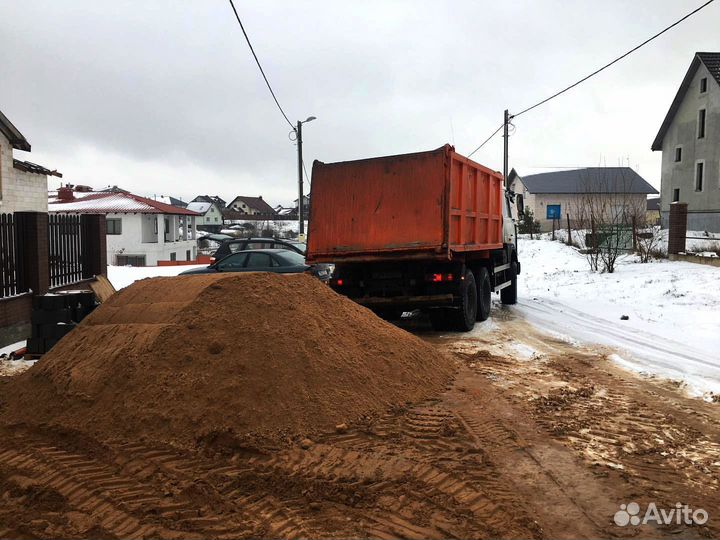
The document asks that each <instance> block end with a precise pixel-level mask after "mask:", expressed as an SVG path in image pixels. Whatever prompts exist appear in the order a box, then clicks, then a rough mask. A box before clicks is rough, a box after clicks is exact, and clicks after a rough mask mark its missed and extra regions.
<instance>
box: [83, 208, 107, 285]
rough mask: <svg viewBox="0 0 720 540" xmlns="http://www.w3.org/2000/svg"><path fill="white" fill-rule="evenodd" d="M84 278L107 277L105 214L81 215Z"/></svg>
mask: <svg viewBox="0 0 720 540" xmlns="http://www.w3.org/2000/svg"><path fill="white" fill-rule="evenodd" d="M80 230H81V231H82V246H83V253H82V258H83V278H91V277H93V276H100V275H103V276H107V236H106V235H107V221H106V219H105V215H104V214H81V215H80Z"/></svg>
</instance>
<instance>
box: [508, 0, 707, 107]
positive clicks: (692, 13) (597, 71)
mask: <svg viewBox="0 0 720 540" xmlns="http://www.w3.org/2000/svg"><path fill="white" fill-rule="evenodd" d="M714 1H715V0H708V1H707V2H705V3H704V4H703V5H702V6H700V7H699V8H697V9H694V10H693V11H691V12H690V13H688V14H687V15H685V16H684V17H682V18H681V19H678V20H677V21H675V22H674V23H672V24H671V25H670V26H668V27H666V28H664V29H663V30H661V31H660V32H658V33H657V34H655V35H654V36H652V37H650V38H648V39H646V40H645V41H643V42H642V43H641V44H640V45H637V46H636V47H633V48H632V49H630V50H629V51H627V52H626V53H625V54H622V55H620V56H618V57H617V58H616V59H615V60H613V61H612V62H609V63H607V64H605V65H604V66H603V67H601V68H600V69H597V70H595V71H593V72H592V73H591V74H590V75H587V76H585V77H583V78H582V79H580V80H579V81H577V82H575V83H573V84H571V85H570V86H568V87H567V88H563V89H562V90H560V91H559V92H556V93H555V94H553V95H552V96H550V97H547V98H545V99H543V100H542V101H539V102H537V103H536V104H535V105H532V106H530V107H528V108H527V109H523V110H522V111H520V112H519V113H517V114H513V115H512V116H511V117H516V116H520V115H521V114H525V113H526V112H528V111H531V110H533V109H534V108H535V107H539V106H540V105H542V104H544V103H547V102H548V101H550V100H551V99H554V98H556V97H558V96H559V95H561V94H564V93H565V92H567V91H568V90H570V89H572V88H575V87H576V86H577V85H579V84H581V83H583V82H585V81H587V80H588V79H589V78H591V77H594V76H595V75H597V74H598V73H600V72H601V71H604V70H606V69H607V68H609V67H610V66H612V65H613V64H615V63H617V62H619V61H620V60H622V59H623V58H625V57H626V56H629V55H631V54H632V53H634V52H635V51H637V50H638V49H639V48H641V47H643V46H645V45H647V44H648V43H650V42H651V41H652V40H654V39H656V38H658V37H660V36H661V35H663V34H664V33H665V32H667V31H668V30H670V29H672V28H674V27H676V26H677V25H678V24H680V23H681V22H683V21H684V20H685V19H688V18H690V17H692V16H693V15H695V14H696V13H697V12H698V11H700V10H701V9H703V8H705V7H707V6H709V5H710V4H712V3H713V2H714Z"/></svg>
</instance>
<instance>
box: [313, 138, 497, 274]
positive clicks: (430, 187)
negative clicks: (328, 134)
mask: <svg viewBox="0 0 720 540" xmlns="http://www.w3.org/2000/svg"><path fill="white" fill-rule="evenodd" d="M502 203H503V178H502V175H501V174H500V173H497V172H495V171H492V170H490V169H488V168H487V167H483V166H482V165H480V164H478V163H475V162H474V161H471V160H470V159H468V158H466V157H464V156H461V155H460V154H458V153H457V152H455V149H454V148H453V147H452V146H450V145H449V144H446V145H445V146H442V147H440V148H438V149H437V150H432V151H428V152H418V153H415V154H403V155H398V156H387V157H378V158H370V159H362V160H358V161H345V162H340V163H322V162H320V161H315V162H314V163H313V170H312V203H311V211H310V224H309V229H308V255H307V259H308V262H340V261H362V260H378V259H406V258H425V257H433V258H439V259H451V258H452V257H453V255H454V254H458V253H462V252H465V253H467V252H486V251H488V250H492V249H498V248H501V247H502V245H503V240H502V219H503V217H502Z"/></svg>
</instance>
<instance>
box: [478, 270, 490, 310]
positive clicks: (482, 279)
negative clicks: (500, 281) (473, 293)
mask: <svg viewBox="0 0 720 540" xmlns="http://www.w3.org/2000/svg"><path fill="white" fill-rule="evenodd" d="M477 288H478V292H479V293H480V294H479V295H478V302H477V320H478V321H485V320H487V318H488V317H489V316H490V306H491V305H492V302H491V300H490V293H491V292H492V285H491V283H490V274H488V271H487V268H480V270H479V271H478V286H477Z"/></svg>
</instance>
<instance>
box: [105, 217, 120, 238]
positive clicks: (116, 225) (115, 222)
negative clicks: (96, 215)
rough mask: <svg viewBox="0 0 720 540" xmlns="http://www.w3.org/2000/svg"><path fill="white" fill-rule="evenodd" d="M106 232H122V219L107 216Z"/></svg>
mask: <svg viewBox="0 0 720 540" xmlns="http://www.w3.org/2000/svg"><path fill="white" fill-rule="evenodd" d="M107 233H108V234H122V219H121V218H108V220H107Z"/></svg>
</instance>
